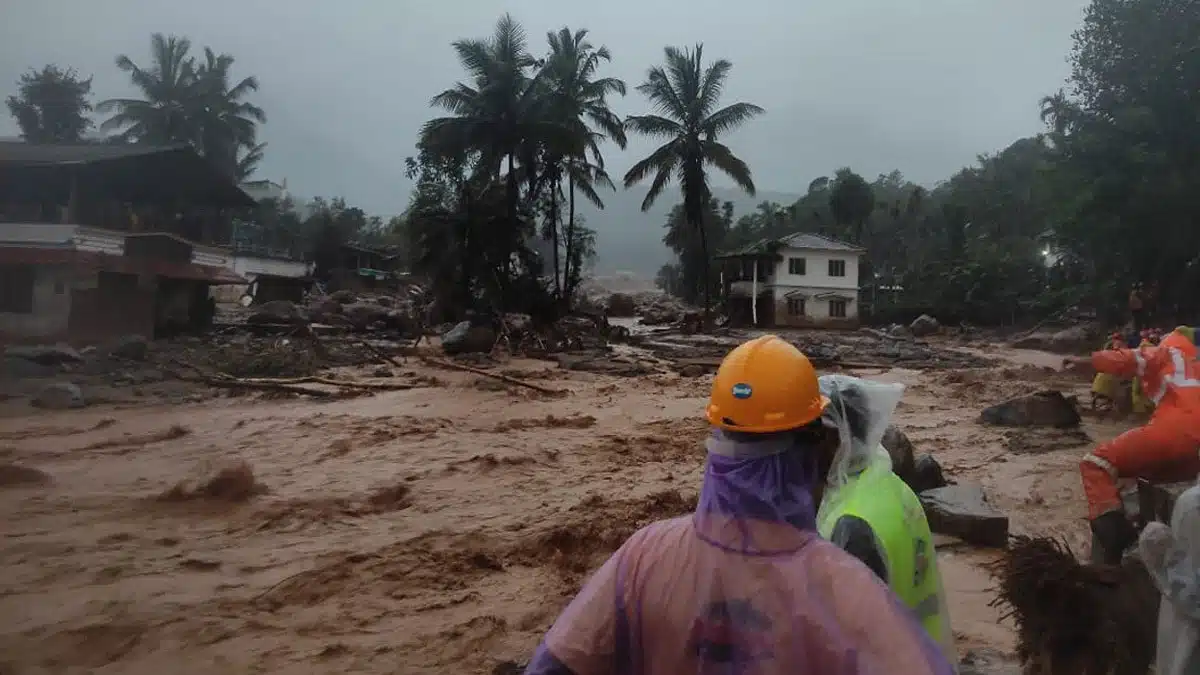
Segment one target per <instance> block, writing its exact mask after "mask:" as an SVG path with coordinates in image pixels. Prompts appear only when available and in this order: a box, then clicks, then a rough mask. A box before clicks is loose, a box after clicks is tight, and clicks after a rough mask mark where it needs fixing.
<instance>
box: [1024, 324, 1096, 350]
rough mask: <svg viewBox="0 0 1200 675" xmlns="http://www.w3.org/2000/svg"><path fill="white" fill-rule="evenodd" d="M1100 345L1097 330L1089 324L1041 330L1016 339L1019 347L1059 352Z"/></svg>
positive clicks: (1093, 347) (1086, 348)
mask: <svg viewBox="0 0 1200 675" xmlns="http://www.w3.org/2000/svg"><path fill="white" fill-rule="evenodd" d="M1098 345H1099V341H1098V339H1097V337H1096V333H1095V331H1093V330H1092V329H1091V328H1089V327H1088V326H1071V327H1070V328H1064V329H1063V330H1060V331H1057V332H1053V333H1051V332H1046V331H1039V332H1036V333H1030V334H1028V335H1025V336H1022V337H1021V338H1019V339H1017V340H1014V341H1013V342H1012V346H1013V347H1016V348H1018V349H1043V350H1046V351H1050V352H1058V353H1077V352H1080V351H1087V350H1091V349H1095V348H1096V347H1097V346H1098Z"/></svg>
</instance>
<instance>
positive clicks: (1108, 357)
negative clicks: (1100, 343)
mask: <svg viewBox="0 0 1200 675" xmlns="http://www.w3.org/2000/svg"><path fill="white" fill-rule="evenodd" d="M1198 363H1200V362H1197V360H1196V346H1195V344H1193V343H1192V341H1191V340H1189V339H1188V337H1187V336H1186V335H1184V334H1182V333H1180V332H1178V331H1176V332H1173V333H1171V334H1170V335H1168V336H1167V337H1165V338H1163V340H1162V342H1161V343H1160V344H1159V345H1158V346H1157V347H1155V346H1142V347H1139V348H1138V349H1118V350H1107V351H1101V352H1095V353H1093V354H1092V366H1093V367H1094V368H1095V369H1096V371H1097V372H1101V373H1108V374H1111V375H1115V376H1117V377H1121V378H1133V377H1136V378H1137V379H1138V380H1139V381H1140V384H1141V389H1142V392H1143V393H1144V395H1145V396H1147V397H1148V398H1149V399H1150V401H1152V402H1153V403H1154V404H1155V408H1154V413H1153V415H1151V417H1150V421H1149V422H1148V423H1147V424H1146V425H1145V426H1141V427H1137V428H1136V429H1131V430H1129V431H1127V432H1125V433H1123V434H1121V435H1120V436H1118V437H1116V438H1115V439H1113V440H1112V441H1110V442H1108V443H1104V444H1102V445H1100V446H1099V447H1097V448H1096V450H1095V451H1094V452H1092V453H1090V454H1088V455H1086V456H1084V458H1083V461H1081V462H1080V463H1079V472H1080V474H1082V477H1083V491H1084V494H1085V495H1086V496H1087V501H1088V518H1089V519H1091V520H1095V519H1096V518H1097V517H1098V516H1100V515H1102V514H1104V513H1107V512H1108V511H1112V510H1115V509H1120V508H1122V505H1121V494H1120V491H1119V490H1118V488H1117V480H1119V479H1121V478H1144V479H1146V480H1150V481H1153V482H1158V483H1172V482H1177V481H1184V480H1192V479H1194V478H1195V477H1196V475H1197V474H1198V473H1200V365H1198Z"/></svg>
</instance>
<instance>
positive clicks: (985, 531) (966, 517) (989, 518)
mask: <svg viewBox="0 0 1200 675" xmlns="http://www.w3.org/2000/svg"><path fill="white" fill-rule="evenodd" d="M920 498H921V505H922V506H923V507H924V508H925V518H926V519H927V520H928V521H929V529H930V530H932V531H933V532H935V533H937V534H946V535H950V536H952V537H958V538H959V539H962V540H963V541H965V542H967V543H971V544H977V545H979V546H995V547H998V548H1004V547H1005V546H1007V545H1008V516H1006V515H1004V514H1003V513H1001V512H1000V511H998V510H996V508H995V507H994V506H992V505H991V504H990V503H988V500H987V495H985V494H984V493H983V488H982V487H980V486H978V485H947V486H946V487H940V488H935V489H933V490H925V491H924V492H922V493H920Z"/></svg>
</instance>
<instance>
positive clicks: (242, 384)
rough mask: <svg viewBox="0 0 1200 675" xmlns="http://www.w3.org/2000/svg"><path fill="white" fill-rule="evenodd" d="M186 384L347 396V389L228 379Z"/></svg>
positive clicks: (323, 395) (201, 379) (183, 378)
mask: <svg viewBox="0 0 1200 675" xmlns="http://www.w3.org/2000/svg"><path fill="white" fill-rule="evenodd" d="M179 379H181V380H184V381H185V382H200V383H203V384H207V385H209V386H212V387H220V388H223V389H247V390H251V391H274V392H279V393H283V394H298V395H300V396H312V397H313V398H339V397H344V396H346V395H347V389H341V390H340V391H326V390H324V389H312V388H309V387H301V386H297V385H294V384H280V383H278V382H254V381H246V380H239V379H237V378H233V379H226V378H222V377H199V378H190V377H181V378H179Z"/></svg>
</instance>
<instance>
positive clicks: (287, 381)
mask: <svg viewBox="0 0 1200 675" xmlns="http://www.w3.org/2000/svg"><path fill="white" fill-rule="evenodd" d="M221 379H223V380H226V381H229V380H232V381H237V382H243V383H246V384H281V385H295V384H325V385H329V386H331V387H341V388H344V389H368V390H377V391H405V390H408V389H417V388H418V387H420V386H421V385H417V384H411V383H408V382H354V381H348V380H334V379H331V378H328V377H319V376H317V375H310V376H307V377H288V378H266V377H241V378H238V377H233V378H230V377H228V376H226V377H223V378H221Z"/></svg>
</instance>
